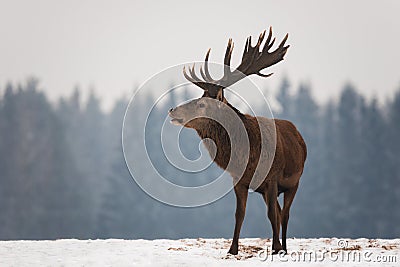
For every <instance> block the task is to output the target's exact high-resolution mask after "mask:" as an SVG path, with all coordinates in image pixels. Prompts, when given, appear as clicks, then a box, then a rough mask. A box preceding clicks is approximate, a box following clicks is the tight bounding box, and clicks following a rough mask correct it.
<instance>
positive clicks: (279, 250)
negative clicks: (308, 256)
mask: <svg viewBox="0 0 400 267" xmlns="http://www.w3.org/2000/svg"><path fill="white" fill-rule="evenodd" d="M279 253H283V255H286V254H287V251H286V249H283V247H282V246H275V247H273V248H272V255H277V254H279Z"/></svg>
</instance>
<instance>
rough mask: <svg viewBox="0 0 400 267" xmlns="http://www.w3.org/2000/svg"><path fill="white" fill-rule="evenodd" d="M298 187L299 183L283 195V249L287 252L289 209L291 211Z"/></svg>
mask: <svg viewBox="0 0 400 267" xmlns="http://www.w3.org/2000/svg"><path fill="white" fill-rule="evenodd" d="M297 188H298V184H297V185H296V186H295V187H293V188H290V189H289V190H287V191H286V192H285V193H284V196H283V209H282V212H281V219H282V246H283V250H285V251H286V252H287V246H286V233H287V227H288V222H289V211H290V206H291V205H292V203H293V199H294V196H295V195H296V192H297Z"/></svg>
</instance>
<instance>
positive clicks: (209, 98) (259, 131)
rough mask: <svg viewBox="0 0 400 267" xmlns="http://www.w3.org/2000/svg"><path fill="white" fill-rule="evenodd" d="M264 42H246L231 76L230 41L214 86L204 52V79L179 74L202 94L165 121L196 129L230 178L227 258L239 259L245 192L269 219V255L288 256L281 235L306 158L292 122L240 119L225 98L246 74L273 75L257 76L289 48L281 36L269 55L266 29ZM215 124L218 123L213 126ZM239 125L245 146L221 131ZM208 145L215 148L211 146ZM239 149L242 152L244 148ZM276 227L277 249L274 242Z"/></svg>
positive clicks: (303, 147)
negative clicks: (232, 200) (256, 196)
mask: <svg viewBox="0 0 400 267" xmlns="http://www.w3.org/2000/svg"><path fill="white" fill-rule="evenodd" d="M264 36H265V31H264V32H263V33H261V34H260V37H259V38H258V42H257V44H256V45H255V46H252V44H251V36H250V37H248V39H247V41H246V45H245V48H244V52H243V56H242V62H241V63H240V65H239V66H238V67H237V68H236V69H235V70H233V71H231V68H230V60H231V55H232V50H233V42H232V39H230V40H229V42H228V46H227V49H226V53H225V59H224V74H223V77H222V78H221V79H219V80H214V79H213V78H212V77H211V75H210V73H209V68H208V58H209V55H210V50H208V52H207V54H206V57H205V62H204V70H203V68H202V67H201V68H200V74H201V77H202V78H203V79H200V78H199V77H198V76H197V75H196V73H195V70H194V65H193V67H192V68H189V74H187V73H186V70H185V68H184V69H183V74H184V76H185V78H186V79H187V80H189V81H190V82H191V83H193V84H195V85H196V86H198V87H200V88H202V89H203V90H204V94H203V95H202V97H201V98H198V99H195V100H192V101H190V102H188V103H186V104H183V105H181V106H178V107H176V108H173V109H170V111H169V116H170V117H171V118H172V120H171V122H172V123H173V124H176V125H182V126H184V127H188V128H193V129H195V130H196V131H197V133H198V135H199V136H200V138H201V139H202V140H203V142H204V144H205V146H206V148H207V149H208V151H209V152H210V155H211V156H212V157H213V160H214V162H215V163H216V164H217V165H218V166H220V167H221V168H223V169H224V170H226V171H228V172H229V173H230V174H231V176H232V177H233V180H234V191H235V195H236V213H235V219H236V221H235V230H234V234H233V240H232V244H231V247H230V249H229V252H228V253H230V254H234V255H236V254H237V253H238V242H239V234H240V229H241V226H242V223H243V220H244V216H245V210H246V202H247V196H248V190H249V188H251V189H254V190H255V191H256V192H258V193H260V194H261V195H262V196H263V198H264V201H265V204H266V206H267V207H268V218H269V220H270V222H271V225H272V231H273V241H272V252H273V253H275V254H276V253H278V252H279V251H281V250H284V251H285V252H286V251H287V246H286V233H287V226H288V221H289V210H290V206H291V204H292V201H293V198H294V196H295V194H296V191H297V188H298V186H299V180H300V176H301V175H302V173H303V169H304V163H305V160H306V156H307V148H306V144H305V142H304V140H303V138H302V136H301V135H300V133H299V132H298V130H297V129H296V127H295V126H294V125H293V124H292V123H291V122H289V121H286V120H280V119H269V118H264V117H253V116H251V115H248V114H242V113H241V112H240V111H239V110H237V109H236V108H235V107H233V106H232V105H231V104H230V103H229V102H228V101H227V100H226V99H225V98H224V89H225V88H227V87H229V86H231V85H233V84H234V83H236V82H238V81H239V80H241V79H243V78H244V77H246V76H248V75H251V74H257V75H259V76H261V77H268V76H270V75H271V74H272V73H271V74H268V75H266V74H262V73H260V71H261V70H263V69H265V68H267V67H270V66H272V65H274V64H276V63H278V62H280V61H281V60H283V57H284V55H285V54H286V52H287V49H288V48H289V45H287V46H285V42H286V40H287V38H288V35H286V36H285V38H284V39H283V40H282V42H281V43H280V44H279V46H278V48H277V49H275V50H273V51H270V49H271V47H272V46H273V44H274V41H275V38H274V39H273V40H272V41H271V37H272V29H271V28H270V30H269V35H268V37H267V39H266V41H265V43H264V45H263V46H262V45H261V43H262V42H263V39H264ZM223 107H225V108H223ZM229 112H231V113H232V112H233V113H234V114H235V115H236V116H237V118H239V119H240V120H239V121H238V120H236V121H235V120H234V118H233V117H232V116H231V115H229V114H228V113H229ZM224 116H225V117H224ZM215 118H216V119H215ZM217 120H219V121H218V122H217ZM221 121H223V124H224V126H223V125H222V124H221V123H220V122H221ZM238 123H241V124H242V125H243V126H244V128H245V130H246V135H247V137H246V138H247V139H246V140H248V141H247V143H246V142H244V141H243V140H244V139H243V138H242V137H239V136H235V134H236V132H235V131H232V132H229V131H228V130H227V129H226V128H227V127H228V128H232V129H234V128H235V127H236V126H237V125H236V124H238ZM232 124H233V125H232ZM271 125H273V130H274V133H275V135H273V134H271ZM267 128H268V129H267ZM229 135H231V136H229ZM262 139H265V140H262ZM211 140H212V141H211ZM210 142H211V143H212V142H213V143H214V144H213V145H211V144H210ZM245 143H246V144H247V145H245ZM263 143H266V144H267V146H266V147H267V148H268V150H269V151H266V155H267V156H262V154H263V151H262V150H263V149H264V148H263V149H262V148H261V147H262V144H263ZM271 144H272V145H271ZM244 146H247V148H246V147H244ZM215 149H216V151H215ZM246 149H247V151H248V154H247V155H248V158H247V159H242V158H241V157H244V155H246V153H242V152H243V151H245V150H246ZM268 153H269V155H271V153H272V156H271V157H270V159H268ZM231 155H232V157H231ZM230 160H232V161H233V164H232V165H233V167H231V168H229V167H228V165H229V164H230V163H229V161H230ZM244 161H245V162H246V163H245V164H246V165H245V168H244V169H243V171H242V172H240V171H239V172H238V169H240V166H239V167H238V166H235V165H240V164H242V165H243V162H244ZM258 166H268V168H267V172H265V173H264V175H263V176H262V179H261V182H260V183H258V186H257V187H256V188H252V187H251V183H252V179H253V178H255V176H256V175H255V173H256V169H257V167H258ZM281 193H283V194H284V200H283V202H284V204H283V208H282V209H281V207H280V205H279V202H278V196H279V195H280V194H281ZM281 225H282V245H281V242H280V240H279V231H280V226H281Z"/></svg>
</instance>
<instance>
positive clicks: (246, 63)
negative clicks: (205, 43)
mask: <svg viewBox="0 0 400 267" xmlns="http://www.w3.org/2000/svg"><path fill="white" fill-rule="evenodd" d="M265 32H266V31H264V32H262V33H261V34H260V36H259V37H258V42H257V44H256V45H255V46H252V45H251V36H249V37H248V38H247V40H246V45H245V48H244V51H243V56H242V62H241V63H240V65H239V66H238V67H237V68H236V69H235V70H234V71H231V68H230V64H231V56H232V51H233V41H232V39H229V41H228V46H227V47H226V52H225V58H224V75H223V77H222V78H221V79H219V80H214V79H213V78H212V77H211V75H210V73H209V70H208V58H209V56H210V51H211V48H210V49H209V50H208V51H207V54H206V58H205V60H204V71H203V67H200V74H201V77H202V78H203V80H201V79H200V78H199V77H198V76H197V75H196V72H195V69H194V67H195V65H194V64H193V66H192V68H189V74H190V75H188V74H187V73H186V68H185V67H184V68H183V75H184V76H185V78H186V79H187V80H189V81H190V82H192V83H193V84H195V85H197V86H199V87H200V88H202V89H204V90H210V89H211V88H219V89H220V88H222V89H223V88H226V87H229V86H231V85H232V84H234V83H236V82H238V81H240V80H241V79H243V78H244V77H246V76H249V75H251V74H257V75H259V76H261V77H269V76H271V75H272V74H273V73H270V74H262V73H261V72H260V71H261V70H263V69H265V68H268V67H270V66H272V65H274V64H276V63H278V62H280V61H281V60H283V57H284V56H285V54H286V52H287V49H288V48H289V46H290V45H287V46H285V42H286V40H287V39H288V36H289V35H288V34H286V36H285V38H283V40H282V42H281V43H280V44H279V46H278V48H277V49H275V50H274V51H272V52H269V50H270V49H271V47H272V46H273V45H274V42H275V38H274V39H272V41H271V38H272V28H271V27H270V28H269V34H268V37H267V40H266V41H265V44H264V46H263V47H262V49H261V50H260V46H261V43H262V41H263V40H264V37H265Z"/></svg>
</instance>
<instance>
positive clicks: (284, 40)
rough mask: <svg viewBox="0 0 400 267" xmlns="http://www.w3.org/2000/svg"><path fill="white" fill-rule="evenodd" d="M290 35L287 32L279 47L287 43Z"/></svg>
mask: <svg viewBox="0 0 400 267" xmlns="http://www.w3.org/2000/svg"><path fill="white" fill-rule="evenodd" d="M288 37H289V34H288V33H287V34H286V35H285V38H283V40H282V42H281V43H280V44H279V47H280V48H282V47H283V46H284V45H285V43H286V41H287V39H288Z"/></svg>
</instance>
